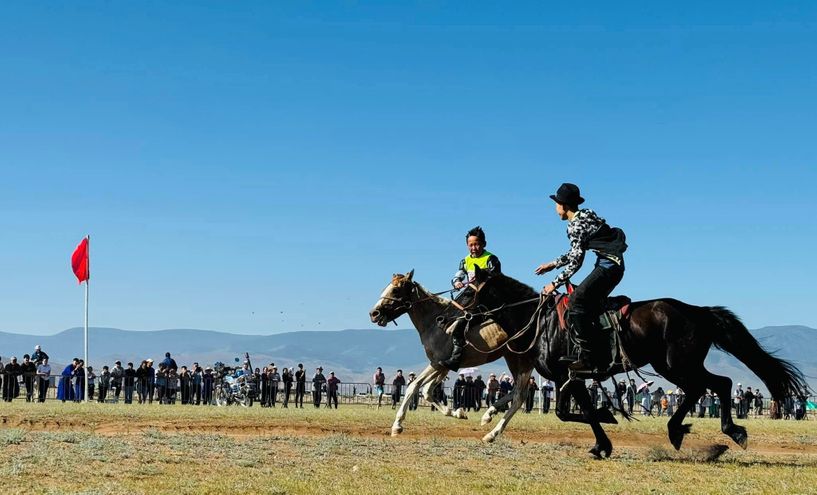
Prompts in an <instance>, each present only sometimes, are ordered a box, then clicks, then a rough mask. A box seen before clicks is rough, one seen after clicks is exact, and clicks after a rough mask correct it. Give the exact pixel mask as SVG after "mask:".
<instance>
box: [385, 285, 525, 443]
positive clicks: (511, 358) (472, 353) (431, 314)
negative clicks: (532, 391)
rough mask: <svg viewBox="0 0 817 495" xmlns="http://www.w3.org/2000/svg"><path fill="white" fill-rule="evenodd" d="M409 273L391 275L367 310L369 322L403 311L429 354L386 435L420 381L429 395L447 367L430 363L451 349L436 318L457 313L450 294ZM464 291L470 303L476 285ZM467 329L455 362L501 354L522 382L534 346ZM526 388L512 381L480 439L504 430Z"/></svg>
mask: <svg viewBox="0 0 817 495" xmlns="http://www.w3.org/2000/svg"><path fill="white" fill-rule="evenodd" d="M413 277H414V270H412V271H410V272H409V273H407V274H406V275H400V274H396V275H394V276H393V277H392V280H391V282H390V283H389V284H388V285H387V286H386V288H385V289H383V292H382V293H381V295H380V298H378V300H377V303H376V304H375V305H374V307H373V308H372V310H371V311H370V312H369V316H370V318H371V320H372V323H375V324H377V325H379V326H381V327H385V326H386V325H387V324H388V323H389V322H391V321H394V320H395V319H397V318H398V317H400V316H402V315H404V314H408V316H409V318H411V322H412V323H413V324H414V327H415V328H416V329H417V332H418V333H419V335H420V341H421V342H422V344H423V348H424V349H425V353H426V356H427V357H428V360H429V365H428V366H426V368H425V369H423V370H422V371H421V372H420V373H419V374H418V375H417V378H416V379H415V380H414V381H412V382H411V383H410V384H409V385H408V388H407V389H406V395H405V397H404V399H403V402H401V404H400V408H399V409H398V410H397V414H396V416H395V419H394V424H393V425H392V429H391V433H392V436H396V435H399V434H400V433H402V432H403V424H402V423H403V420H404V419H405V417H406V410H407V408H408V404H409V403H410V402H411V399H412V398H413V397H414V396H415V395H416V394H417V393H418V392H419V390H420V387H423V395H424V396H425V397H426V400H429V401H433V399H432V393H431V391H432V390H434V387H435V386H436V385H437V384H439V383H440V382H442V381H443V379H444V378H445V377H446V375H448V371H449V370H448V369H445V368H440V367H439V365H437V364H436V363H437V362H439V361H441V360H443V359H446V358H447V357H449V356H450V355H451V352H452V350H453V342H452V339H451V336H450V335H448V334H447V333H446V331H445V328H444V327H442V326H441V325H440V322H442V321H446V320H453V319H456V318H457V317H458V316H459V315H461V314H462V313H461V310H460V309H459V308H458V307H457V306H456V305H454V304H453V302H452V301H451V300H449V299H444V298H442V297H439V296H438V295H435V294H432V293H430V292H428V291H427V290H426V289H424V288H423V287H422V286H421V285H420V284H418V283H417V282H415V281H414V280H413ZM469 291H470V292H472V293H473V294H472V295H471V296H466V297H467V298H468V299H469V302H466V303H465V305H466V307H472V306H473V307H476V301H475V300H474V299H473V297H474V295H475V294H476V292H477V289H476V288H475V287H470V288H469V289H467V290H466V291H465V292H466V293H468V292H469ZM460 307H462V306H460ZM474 324H478V325H495V323H493V322H492V321H490V320H487V319H483V320H482V321H481V322H479V323H474ZM472 334H473V335H469V339H471V344H472V345H468V346H466V348H465V351H464V352H463V357H462V361H461V363H460V365H461V366H462V367H470V366H479V365H482V364H485V363H490V362H493V361H496V360H497V359H500V358H505V361H506V362H507V364H508V369H509V370H510V372H511V374H512V375H513V378H514V383H517V384H524V383H527V382H528V378H530V375H531V372H532V371H533V366H534V363H535V362H536V359H537V355H536V354H537V349H536V348H535V346H534V347H533V348H531V349H530V350H528V351H527V352H523V353H514V352H509V351H508V349H507V348H506V347H505V346H500V347H499V348H497V349H494V350H491V346H490V344H489V343H488V342H486V341H485V340H483V339H482V338H481V336H480V334H479V333H478V332H472ZM526 394H527V387H521V386H517V387H515V389H514V393H513V394H511V395H513V400H512V401H511V405H510V407H509V408H508V410H507V412H506V413H505V416H504V417H503V418H502V420H501V421H500V422H499V423H498V424H497V426H496V427H495V428H494V429H493V430H492V431H491V432H490V433H488V434H487V435H485V438H483V440H485V441H493V440H494V439H495V438H496V437H497V436H498V435H499V434H500V433H501V432H502V430H504V428H505V426H506V425H507V423H508V421H510V419H511V417H513V415H514V414H515V413H516V411H518V410H519V408H520V407H521V406H522V404H523V403H524V400H525V396H526ZM432 403H433V402H432ZM434 405H435V406H436V407H437V408H438V409H439V410H440V411H441V412H443V414H445V415H446V416H452V415H454V416H456V417H458V418H462V419H464V418H465V414H464V412H463V411H462V410H461V409H459V410H457V411H451V410H450V409H449V408H448V407H447V406H445V405H442V404H438V403H434Z"/></svg>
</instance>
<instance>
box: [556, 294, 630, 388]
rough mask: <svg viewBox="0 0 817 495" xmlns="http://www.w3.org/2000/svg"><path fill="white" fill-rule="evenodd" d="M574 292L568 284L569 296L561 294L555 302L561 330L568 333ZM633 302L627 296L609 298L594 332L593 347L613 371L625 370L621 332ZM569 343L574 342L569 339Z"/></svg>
mask: <svg viewBox="0 0 817 495" xmlns="http://www.w3.org/2000/svg"><path fill="white" fill-rule="evenodd" d="M573 291H574V288H573V285H571V284H570V283H568V284H567V294H559V295H558V296H556V300H555V302H554V304H555V306H554V309H555V311H556V315H557V319H558V326H559V330H561V331H563V332H567V331H568V329H569V325H568V323H567V313H568V306H569V304H570V294H572V293H573ZM631 302H632V301H631V300H630V298H629V297H627V296H613V297H609V298H607V300H606V301H605V304H604V308H603V311H602V312H601V314H600V315H599V319H598V320H597V323H598V324H597V328H596V330H598V331H597V332H594V333H595V335H594V336H593V337H594V338H593V344H592V345H593V346H594V348H595V349H596V350H597V351H598V352H599V353H601V355H603V356H607V357H606V358H605V359H609V363H610V370H611V371H615V372H618V371H621V370H624V369H625V368H626V367H627V366H625V363H624V361H625V355H624V352H623V350H622V348H621V332H622V331H623V329H624V325H625V324H626V320H627V319H628V318H629V317H630V303H631ZM568 342H572V339H569V340H568Z"/></svg>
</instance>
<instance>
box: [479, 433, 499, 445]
mask: <svg viewBox="0 0 817 495" xmlns="http://www.w3.org/2000/svg"><path fill="white" fill-rule="evenodd" d="M494 440H496V436H495V435H494V434H493V433H488V434H487V435H485V436H484V437H482V441H483V442H484V443H494Z"/></svg>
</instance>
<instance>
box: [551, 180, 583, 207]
mask: <svg viewBox="0 0 817 495" xmlns="http://www.w3.org/2000/svg"><path fill="white" fill-rule="evenodd" d="M550 199H552V200H553V201H556V202H557V203H559V204H563V205H580V204H582V203H584V198H583V197H582V196H581V193H580V192H579V186H577V185H576V184H571V183H569V182H565V183H564V184H562V185H561V186H559V189H558V190H557V191H556V194H551V195H550Z"/></svg>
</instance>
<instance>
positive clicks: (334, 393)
mask: <svg viewBox="0 0 817 495" xmlns="http://www.w3.org/2000/svg"><path fill="white" fill-rule="evenodd" d="M338 385H340V380H339V379H338V378H337V377H336V376H335V372H334V371H330V372H329V379H328V380H326V393H327V397H326V405H327V407H329V408H331V407H332V403H333V402H334V403H335V409H337V408H338Z"/></svg>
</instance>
